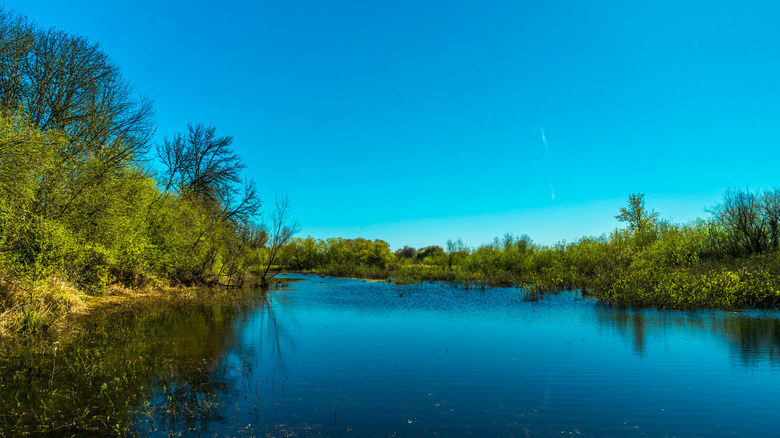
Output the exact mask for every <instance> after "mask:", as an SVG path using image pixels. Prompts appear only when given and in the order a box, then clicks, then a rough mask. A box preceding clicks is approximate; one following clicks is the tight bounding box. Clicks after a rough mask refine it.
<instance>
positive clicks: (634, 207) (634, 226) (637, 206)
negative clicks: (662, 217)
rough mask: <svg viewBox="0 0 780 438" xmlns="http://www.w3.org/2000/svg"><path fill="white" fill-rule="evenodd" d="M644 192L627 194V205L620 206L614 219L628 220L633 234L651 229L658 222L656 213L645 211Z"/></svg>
mask: <svg viewBox="0 0 780 438" xmlns="http://www.w3.org/2000/svg"><path fill="white" fill-rule="evenodd" d="M644 197H645V195H644V193H637V194H632V195H629V196H628V207H620V214H619V215H617V216H615V219H617V220H619V221H621V222H628V227H629V229H630V230H631V231H633V232H634V233H635V234H638V235H641V234H644V233H645V232H647V231H650V230H651V229H653V228H654V227H655V226H656V224H657V222H658V213H656V212H655V211H652V210H651V211H647V209H646V208H645V199H644Z"/></svg>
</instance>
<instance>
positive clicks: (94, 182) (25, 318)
mask: <svg viewBox="0 0 780 438" xmlns="http://www.w3.org/2000/svg"><path fill="white" fill-rule="evenodd" d="M0 55H1V56H0V314H2V313H3V312H4V311H11V310H13V312H14V314H15V315H18V316H19V318H16V319H14V318H11V319H9V318H5V319H2V318H0V319H2V321H0V332H2V331H3V324H6V325H7V324H8V321H12V322H13V324H16V325H17V326H28V325H35V324H39V323H41V321H44V322H43V324H45V321H46V320H47V316H46V315H51V314H53V313H57V312H59V311H67V308H68V307H69V306H71V305H73V302H74V300H76V301H78V299H77V295H78V293H80V292H88V293H91V294H100V293H102V292H103V291H104V290H106V288H108V287H110V286H114V285H116V286H120V287H134V288H138V287H154V286H160V285H176V284H183V285H198V284H214V283H221V284H225V285H230V286H232V285H238V284H242V283H243V282H245V281H247V279H251V280H252V281H257V282H261V283H262V282H263V280H264V279H265V278H266V277H267V275H268V273H269V268H270V266H271V265H272V264H273V261H274V260H273V259H274V257H273V255H274V253H275V251H274V250H275V249H277V248H278V247H281V246H282V245H283V244H284V243H286V242H287V240H289V238H290V237H291V235H292V233H293V232H294V231H295V226H294V225H288V224H287V219H286V217H285V216H286V212H287V209H288V204H287V201H286V200H282V201H280V202H278V203H277V211H276V213H275V214H274V221H273V222H274V223H273V224H270V226H269V227H268V228H263V227H261V226H260V225H259V224H258V222H257V219H258V215H259V212H260V206H261V203H260V199H259V197H258V195H257V191H256V189H255V186H254V184H253V183H252V182H251V181H249V180H247V179H245V178H244V175H243V173H242V171H243V169H244V168H245V164H244V163H243V162H242V160H241V158H240V157H239V156H238V155H236V154H235V153H234V152H233V151H232V149H231V145H232V142H233V139H232V137H229V136H218V135H217V134H216V131H215V128H214V127H211V126H207V125H204V124H191V125H189V126H188V127H187V129H186V130H185V131H184V132H182V133H178V134H175V135H174V136H173V137H172V138H170V139H169V138H166V139H165V140H164V141H163V142H161V143H159V144H157V145H152V143H151V139H152V134H153V133H154V131H155V125H154V122H153V118H152V116H153V111H152V105H151V103H150V102H149V101H148V100H146V99H144V98H142V97H139V96H136V95H135V94H134V92H133V89H132V87H131V86H130V84H129V83H128V82H127V81H126V80H125V79H124V78H123V77H122V76H121V74H120V71H119V67H118V66H117V65H116V64H114V63H113V62H112V61H111V60H110V58H109V57H108V56H107V55H106V54H105V53H104V52H103V51H102V50H101V48H100V46H99V45H98V44H95V43H91V42H89V41H88V40H87V39H86V38H84V37H81V36H74V35H70V34H68V33H65V32H62V31H59V30H56V29H42V28H39V27H37V26H36V25H35V24H33V23H32V22H30V21H29V20H27V19H26V18H25V17H22V16H19V15H17V14H15V13H13V12H10V11H6V10H2V9H0Z"/></svg>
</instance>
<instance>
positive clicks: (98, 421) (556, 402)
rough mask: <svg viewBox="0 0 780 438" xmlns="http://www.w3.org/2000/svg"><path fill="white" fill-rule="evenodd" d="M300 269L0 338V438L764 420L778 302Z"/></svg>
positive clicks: (734, 428) (706, 431)
mask: <svg viewBox="0 0 780 438" xmlns="http://www.w3.org/2000/svg"><path fill="white" fill-rule="evenodd" d="M303 278H306V279H308V280H309V281H303V282H300V283H296V284H294V285H293V286H291V287H290V290H289V291H285V290H279V291H272V292H269V293H267V294H256V295H254V298H253V300H252V301H251V302H249V301H246V302H241V303H232V304H231V303H226V304H225V303H213V304H210V305H203V306H187V305H176V306H170V305H168V304H166V305H152V306H148V307H138V308H122V310H118V311H113V312H108V313H106V314H105V315H103V316H102V317H100V318H90V319H89V320H88V321H87V320H85V321H84V322H83V324H82V325H81V326H80V328H79V333H78V334H73V335H70V336H63V337H60V338H57V339H50V340H45V341H41V342H31V343H30V344H29V345H23V346H15V347H11V346H7V345H6V346H0V436H3V435H4V434H7V435H10V434H12V433H34V432H39V431H45V430H43V429H41V425H42V424H46V425H49V427H50V429H49V430H50V431H53V432H56V433H71V434H83V433H85V432H89V431H96V432H97V433H98V434H105V433H107V432H111V431H114V432H121V430H122V429H123V428H125V427H128V428H129V430H130V432H131V433H132V434H136V435H141V436H167V435H185V436H186V435H190V436H207V435H208V436H214V435H216V436H236V435H244V434H245V435H247V436H300V435H302V436H311V435H323V436H342V435H352V436H388V435H394V434H395V435H396V436H428V435H437V434H444V435H447V436H491V435H497V434H503V435H506V436H513V435H519V436H549V435H553V434H555V435H560V434H561V432H564V435H572V436H574V435H577V436H616V435H620V436H640V435H651V436H664V435H669V436H671V435H674V436H686V435H688V436H694V435H699V436H704V435H735V434H762V433H763V434H767V433H768V432H772V431H774V429H773V427H774V419H775V416H774V412H773V411H772V410H771V407H772V406H775V405H776V403H777V402H780V397H778V396H777V394H776V393H775V392H773V390H772V388H776V387H778V386H779V385H780V372H778V369H777V368H780V367H778V364H780V360H778V359H780V320H778V318H777V314H776V313H775V312H747V313H730V312H664V311H653V310H648V311H641V310H625V309H615V308H610V307H606V306H600V305H597V304H595V302H593V301H591V300H583V299H581V297H580V296H579V295H577V294H561V295H557V296H551V297H546V298H542V299H540V300H538V301H533V300H528V299H527V297H526V296H525V295H524V294H523V293H522V291H520V290H517V289H494V290H486V291H482V290H479V291H475V290H468V291H466V290H459V289H451V288H445V287H441V286H440V285H436V284H423V285H416V286H414V287H410V286H406V287H397V286H393V285H389V284H383V283H364V282H360V281H355V280H344V279H320V278H317V277H303ZM638 358H639V359H640V360H637V359H638ZM724 359H725V360H724ZM729 360H730V361H731V363H733V364H737V365H738V366H739V367H738V368H737V369H739V368H742V369H750V371H751V372H750V373H741V374H735V373H734V372H733V370H732V369H724V367H722V366H721V365H722V362H724V361H725V362H728V361H729ZM744 374H750V376H749V377H750V378H746V377H745V376H744ZM735 401H738V403H741V404H739V405H737V404H735V403H737V402H735ZM666 412H668V413H670V414H669V415H668V416H666V414H661V413H666ZM662 415H664V416H663V417H662ZM746 416H750V418H751V423H750V425H749V426H746V425H745V424H744V423H743V421H742V419H744V418H745V417H746ZM714 419H716V420H717V422H716V421H715V420H714ZM114 429H115V430H114ZM743 432H744V433H743Z"/></svg>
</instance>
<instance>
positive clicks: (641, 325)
mask: <svg viewBox="0 0 780 438" xmlns="http://www.w3.org/2000/svg"><path fill="white" fill-rule="evenodd" d="M595 311H596V319H597V320H598V322H599V324H600V326H601V327H602V328H605V329H611V330H615V331H616V332H618V333H619V334H620V335H621V336H622V337H623V338H624V339H626V340H627V341H628V342H630V343H631V346H632V349H633V351H634V353H635V354H637V355H639V356H643V355H644V354H645V353H646V350H647V336H648V335H649V334H650V333H664V332H665V331H666V330H672V329H674V330H684V331H688V332H694V333H697V334H698V335H699V336H709V337H712V338H714V339H718V340H724V341H725V342H727V343H728V345H729V350H730V353H731V355H732V358H733V359H734V360H735V362H737V363H740V364H742V365H743V366H754V365H756V364H758V363H760V362H763V361H768V362H769V363H770V364H771V365H772V366H780V318H778V315H777V312H775V311H746V312H725V311H691V312H686V311H659V310H648V309H637V310H632V309H617V308H614V307H609V306H602V305H596V306H595Z"/></svg>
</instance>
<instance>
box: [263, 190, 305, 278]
mask: <svg viewBox="0 0 780 438" xmlns="http://www.w3.org/2000/svg"><path fill="white" fill-rule="evenodd" d="M289 216H290V198H289V197H287V196H285V197H282V198H277V199H276V208H275V210H274V212H273V214H272V216H271V223H270V224H268V227H264V228H265V231H266V236H267V239H268V241H267V243H266V252H267V254H266V257H265V260H264V262H263V266H262V268H261V271H260V286H261V287H262V288H267V287H268V280H270V279H271V278H273V277H275V276H276V274H277V273H278V272H279V271H278V270H277V271H275V272H272V271H271V268H272V267H273V266H274V265H275V264H277V262H278V260H279V251H280V249H281V248H282V247H283V246H284V245H286V244H287V243H288V242H290V240H292V238H293V236H294V235H295V234H297V233H298V231H300V226H299V225H298V222H297V221H295V220H292V219H290V217H289Z"/></svg>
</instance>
